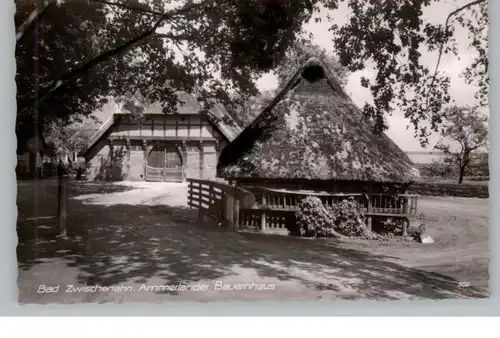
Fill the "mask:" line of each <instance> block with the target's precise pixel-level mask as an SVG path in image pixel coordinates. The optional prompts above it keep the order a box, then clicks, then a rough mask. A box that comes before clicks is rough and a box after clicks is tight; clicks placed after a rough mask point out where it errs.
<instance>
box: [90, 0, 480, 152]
mask: <svg viewBox="0 0 500 338" xmlns="http://www.w3.org/2000/svg"><path fill="white" fill-rule="evenodd" d="M468 2H469V1H468V0H448V1H447V0H442V1H440V2H439V3H437V4H434V5H432V6H430V7H429V8H428V9H427V10H426V11H424V15H423V20H424V21H429V22H432V23H442V24H444V22H445V20H446V16H447V15H448V13H450V12H451V11H453V10H454V9H455V8H457V7H458V6H461V5H464V4H466V3H468ZM325 14H326V12H323V13H320V14H319V15H320V16H321V17H323V18H326V16H325ZM347 15H348V10H347V6H346V4H345V3H344V4H343V5H342V6H341V7H340V8H339V9H338V10H337V11H336V12H335V18H336V20H338V22H336V23H337V24H342V23H344V22H345V20H346V18H347ZM337 18H338V19H337ZM328 28H329V23H328V21H327V20H326V19H325V20H322V21H321V22H319V23H316V22H314V20H311V22H310V23H308V24H306V26H305V30H306V31H307V32H309V33H312V34H313V42H314V43H315V44H317V45H319V46H320V47H322V48H325V49H326V50H327V51H330V52H334V49H335V46H334V45H333V42H332V38H333V35H332V33H331V32H329V31H328ZM455 36H456V39H457V42H458V48H459V57H456V56H454V55H444V56H443V58H442V60H441V66H440V70H441V71H444V72H445V73H446V74H447V75H448V76H450V78H451V85H450V94H451V97H452V99H453V100H455V103H456V104H457V105H474V104H476V103H477V100H476V99H475V98H474V94H475V92H476V88H475V87H474V86H471V85H467V84H466V83H465V81H464V80H463V79H462V78H461V77H460V74H461V73H462V72H463V71H464V70H465V68H466V67H467V66H468V65H470V63H471V61H472V60H473V59H474V57H475V52H474V51H473V50H471V49H469V48H468V44H469V43H468V39H467V31H465V30H463V29H457V31H456V35H455ZM436 60H437V53H430V52H426V51H424V52H423V53H422V57H421V62H422V63H424V64H426V65H428V66H431V67H432V68H433V67H434V66H435V63H436ZM374 74H375V73H374V71H373V69H370V68H367V69H365V70H363V71H359V72H355V73H352V74H350V76H349V78H348V82H347V85H346V88H345V90H346V92H347V94H349V95H350V96H351V98H352V100H353V101H354V103H355V104H356V105H357V106H359V107H362V106H363V105H364V104H365V102H370V99H371V94H370V92H369V90H368V89H366V88H363V87H361V85H360V79H361V77H362V76H366V77H368V78H371V77H372V76H373V75H374ZM257 86H258V88H259V89H260V90H261V91H264V90H274V89H276V88H277V79H276V77H275V76H274V74H272V73H268V74H266V75H264V76H262V77H261V78H260V79H259V80H258V82H257ZM115 109H116V107H115V106H112V105H108V106H106V107H105V108H104V109H103V111H102V112H99V113H98V114H97V115H98V117H99V118H101V119H102V120H105V119H106V118H107V117H109V116H110V115H111V114H112V113H113V112H114V110H115ZM387 122H388V125H389V129H388V130H387V131H386V134H387V135H388V136H389V137H390V138H391V139H392V140H393V141H394V142H395V143H396V144H397V145H398V146H399V147H400V148H401V149H403V150H404V151H421V150H426V151H430V150H433V149H432V148H433V147H434V145H435V144H436V143H437V141H438V140H439V137H438V135H432V136H431V137H430V144H429V146H427V148H425V149H424V148H422V147H421V146H420V143H419V141H418V140H417V139H416V138H414V135H413V128H412V127H410V128H409V129H407V128H406V127H407V125H408V121H407V120H406V119H405V118H404V116H403V115H402V113H401V111H397V110H396V111H395V112H394V113H393V115H392V116H387Z"/></svg>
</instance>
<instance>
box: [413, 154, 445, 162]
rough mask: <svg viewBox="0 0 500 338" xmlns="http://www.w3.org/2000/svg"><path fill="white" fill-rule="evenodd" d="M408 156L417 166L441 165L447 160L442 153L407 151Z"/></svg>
mask: <svg viewBox="0 0 500 338" xmlns="http://www.w3.org/2000/svg"><path fill="white" fill-rule="evenodd" d="M406 155H408V157H409V158H410V160H411V161H412V162H413V163H415V164H430V163H433V162H438V163H441V162H443V161H444V159H445V154H444V152H442V151H407V152H406Z"/></svg>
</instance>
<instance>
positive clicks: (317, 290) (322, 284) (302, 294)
mask: <svg viewBox="0 0 500 338" xmlns="http://www.w3.org/2000/svg"><path fill="white" fill-rule="evenodd" d="M121 188H123V189H121ZM121 188H120V189H118V191H117V192H109V193H95V192H94V191H93V188H92V187H90V186H86V187H85V189H86V193H85V194H84V195H79V196H75V197H74V198H73V199H72V201H71V204H70V207H71V213H70V221H71V224H72V225H73V228H74V230H73V234H71V233H70V235H72V236H71V239H69V240H57V241H56V240H46V241H43V240H39V241H36V242H34V241H31V242H30V241H27V242H25V243H21V245H20V246H19V249H18V255H19V261H20V270H19V279H18V280H19V289H20V297H19V298H20V301H21V302H23V303H27V302H28V303H32V302H36V303H52V302H57V303H79V302H118V303H122V302H134V301H141V302H153V303H154V302H164V301H177V300H195V301H226V300H245V299H248V300H264V299H266V300H292V299H379V300H391V299H426V298H431V299H443V298H472V297H481V296H484V293H483V292H481V291H479V290H476V289H475V288H467V289H464V288H461V287H459V283H458V280H456V279H453V278H450V277H446V276H443V275H439V274H436V273H434V272H429V271H424V270H419V269H415V268H412V267H410V266H408V265H407V264H402V263H401V262H398V261H397V259H394V257H387V256H383V255H382V254H378V255H374V254H372V253H371V252H366V251H365V250H354V249H352V248H350V247H349V246H346V245H344V244H339V243H336V242H334V241H322V240H319V241H314V240H307V239H297V238H290V237H285V236H275V235H274V236H273V235H267V236H264V235H255V234H243V233H228V232H223V231H221V230H219V229H216V228H215V227H214V226H213V225H209V224H204V225H200V224H198V223H197V221H196V218H195V217H196V213H195V212H193V211H192V210H190V209H188V208H187V207H186V206H185V202H186V199H187V196H186V193H187V192H186V190H187V189H186V187H185V185H182V184H147V183H137V184H122V185H121ZM124 189H125V190H126V191H123V190H124ZM80 190H81V189H80ZM94 190H95V189H94ZM180 284H182V285H190V286H189V287H190V288H193V287H194V288H200V287H201V288H202V289H204V290H202V291H199V290H190V291H175V290H169V289H168V287H167V288H165V286H175V285H180ZM222 284H225V285H226V288H229V287H232V288H235V287H236V288H238V286H235V285H238V284H240V286H239V288H240V290H228V289H226V290H220V289H221V288H222ZM40 285H47V286H57V285H59V286H60V288H59V290H58V292H54V293H47V292H42V293H40V292H37V291H42V290H41V289H40V290H39V288H40ZM70 285H72V286H74V287H73V288H72V289H71V290H70V289H69V286H70ZM85 285H87V286H89V287H90V286H95V285H101V286H108V287H111V288H112V289H109V290H100V291H99V292H92V291H94V290H85V289H78V287H81V286H85ZM195 285H196V286H195ZM200 285H201V286H200ZM69 291H73V292H69Z"/></svg>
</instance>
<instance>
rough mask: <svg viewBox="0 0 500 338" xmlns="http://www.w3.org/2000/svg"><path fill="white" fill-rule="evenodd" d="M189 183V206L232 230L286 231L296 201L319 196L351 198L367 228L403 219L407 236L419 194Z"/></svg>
mask: <svg viewBox="0 0 500 338" xmlns="http://www.w3.org/2000/svg"><path fill="white" fill-rule="evenodd" d="M188 182H189V201H188V203H189V206H191V207H193V208H198V209H199V211H200V213H204V214H206V215H209V216H210V217H212V218H217V219H223V220H225V221H228V222H229V223H231V224H234V225H235V229H241V228H253V229H260V230H261V231H266V230H268V229H271V230H280V229H283V230H285V229H286V228H287V225H288V224H289V223H290V222H294V221H295V220H294V216H295V212H296V211H297V209H298V203H299V201H300V200H301V199H303V198H305V197H307V196H315V197H318V198H319V199H320V200H321V201H322V202H323V204H324V205H325V207H327V208H328V207H331V206H332V205H333V204H335V203H337V202H339V201H341V200H343V199H346V198H354V199H355V200H356V201H357V202H358V203H359V205H360V206H361V207H362V208H363V210H364V214H365V216H366V219H367V227H368V229H370V230H371V229H372V221H373V219H374V218H378V219H380V218H382V219H384V218H385V219H387V218H396V219H400V220H402V221H403V222H402V223H403V225H402V233H403V235H406V232H407V226H408V223H409V219H410V218H412V217H414V216H416V213H417V201H418V195H410V194H382V193H379V194H375V193H370V194H363V193H358V194H355V193H352V194H351V193H350V194H332V193H327V192H324V193H323V192H312V191H291V190H278V189H269V188H264V187H256V186H245V187H244V188H240V187H234V186H231V185H228V184H224V183H219V182H214V181H206V180H194V179H188Z"/></svg>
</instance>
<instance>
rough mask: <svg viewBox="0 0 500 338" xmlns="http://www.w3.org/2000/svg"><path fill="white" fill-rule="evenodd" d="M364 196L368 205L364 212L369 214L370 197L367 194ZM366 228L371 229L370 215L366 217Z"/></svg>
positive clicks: (370, 206)
mask: <svg viewBox="0 0 500 338" xmlns="http://www.w3.org/2000/svg"><path fill="white" fill-rule="evenodd" d="M366 198H367V200H368V207H367V209H366V212H367V213H368V214H370V213H371V212H372V200H371V199H370V196H368V195H367V196H366ZM366 228H367V229H368V230H370V231H371V230H372V216H371V215H368V216H367V217H366Z"/></svg>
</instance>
